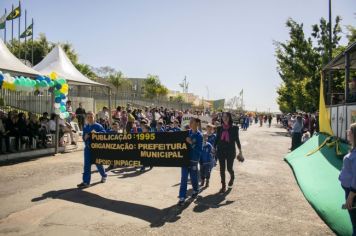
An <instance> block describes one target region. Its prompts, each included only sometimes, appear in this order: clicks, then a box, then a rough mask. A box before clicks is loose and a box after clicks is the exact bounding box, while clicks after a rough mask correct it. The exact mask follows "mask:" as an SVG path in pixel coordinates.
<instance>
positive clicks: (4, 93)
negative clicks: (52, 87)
mask: <svg viewBox="0 0 356 236" xmlns="http://www.w3.org/2000/svg"><path fill="white" fill-rule="evenodd" d="M0 94H1V95H0V109H1V110H3V111H5V112H8V111H10V110H18V111H21V112H32V113H34V114H37V115H40V114H42V113H43V112H48V113H50V112H51V111H52V109H53V106H52V102H51V101H52V94H51V93H49V92H48V91H47V90H45V91H43V92H42V93H40V94H39V95H34V93H33V92H23V91H21V92H19V91H10V90H5V89H1V92H0Z"/></svg>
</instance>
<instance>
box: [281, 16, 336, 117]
mask: <svg viewBox="0 0 356 236" xmlns="http://www.w3.org/2000/svg"><path fill="white" fill-rule="evenodd" d="M340 21H341V19H340V17H336V20H335V24H334V31H333V37H332V45H331V47H332V48H333V49H335V50H334V51H337V50H338V47H339V45H338V43H339V41H340V36H339V34H340V33H341V30H340ZM286 26H287V27H288V29H289V37H290V38H289V40H287V41H286V42H283V43H282V42H275V46H276V58H277V65H278V66H277V71H278V73H279V76H280V77H281V79H282V84H281V85H280V87H279V88H278V89H277V93H278V98H277V102H278V104H279V108H280V110H281V111H282V112H295V111H296V110H303V111H306V112H314V111H316V110H317V109H318V106H319V85H320V72H321V69H322V67H323V65H325V64H326V63H327V62H328V61H329V54H328V52H329V47H330V43H329V31H328V24H327V23H326V20H325V19H323V18H322V19H321V20H320V23H319V25H313V26H312V30H313V32H312V35H311V37H306V36H305V34H304V30H303V24H298V23H297V22H295V21H294V20H293V19H288V20H287V23H286ZM312 38H313V39H314V40H315V42H314V41H313V40H312ZM314 44H315V46H314ZM338 78H339V77H338ZM332 86H333V88H334V89H337V88H339V87H340V86H342V81H340V80H339V79H338V80H335V81H333V83H332Z"/></svg>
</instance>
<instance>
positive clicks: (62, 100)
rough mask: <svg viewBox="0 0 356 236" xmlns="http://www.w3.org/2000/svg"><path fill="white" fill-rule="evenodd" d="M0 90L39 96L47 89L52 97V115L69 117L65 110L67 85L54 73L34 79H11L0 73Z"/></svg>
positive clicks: (8, 75) (62, 117)
mask: <svg viewBox="0 0 356 236" xmlns="http://www.w3.org/2000/svg"><path fill="white" fill-rule="evenodd" d="M0 88H1V89H7V90H10V91H23V92H34V93H35V94H39V93H40V92H42V91H43V90H45V89H48V91H49V92H50V93H52V94H53V96H54V104H53V106H54V113H55V114H57V115H59V117H60V118H61V119H65V118H67V117H69V113H68V112H67V109H66V103H67V95H68V89H69V87H68V83H67V81H66V80H65V79H63V78H60V77H58V75H57V74H56V73H55V72H52V73H51V74H50V75H49V76H42V75H38V76H36V78H35V79H31V78H28V77H24V76H17V77H13V76H11V75H10V74H9V73H3V72H1V71H0Z"/></svg>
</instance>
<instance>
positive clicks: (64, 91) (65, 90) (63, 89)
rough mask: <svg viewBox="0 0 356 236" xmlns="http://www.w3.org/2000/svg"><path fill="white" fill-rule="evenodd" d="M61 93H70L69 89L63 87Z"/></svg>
mask: <svg viewBox="0 0 356 236" xmlns="http://www.w3.org/2000/svg"><path fill="white" fill-rule="evenodd" d="M59 91H61V93H64V94H65V93H67V92H68V88H66V87H62V88H61V89H60V90H59Z"/></svg>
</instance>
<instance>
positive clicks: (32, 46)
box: [31, 18, 35, 66]
mask: <svg viewBox="0 0 356 236" xmlns="http://www.w3.org/2000/svg"><path fill="white" fill-rule="evenodd" d="M34 26H35V25H34V24H33V18H32V52H31V57H32V60H31V63H32V66H34V64H33V34H34Z"/></svg>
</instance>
